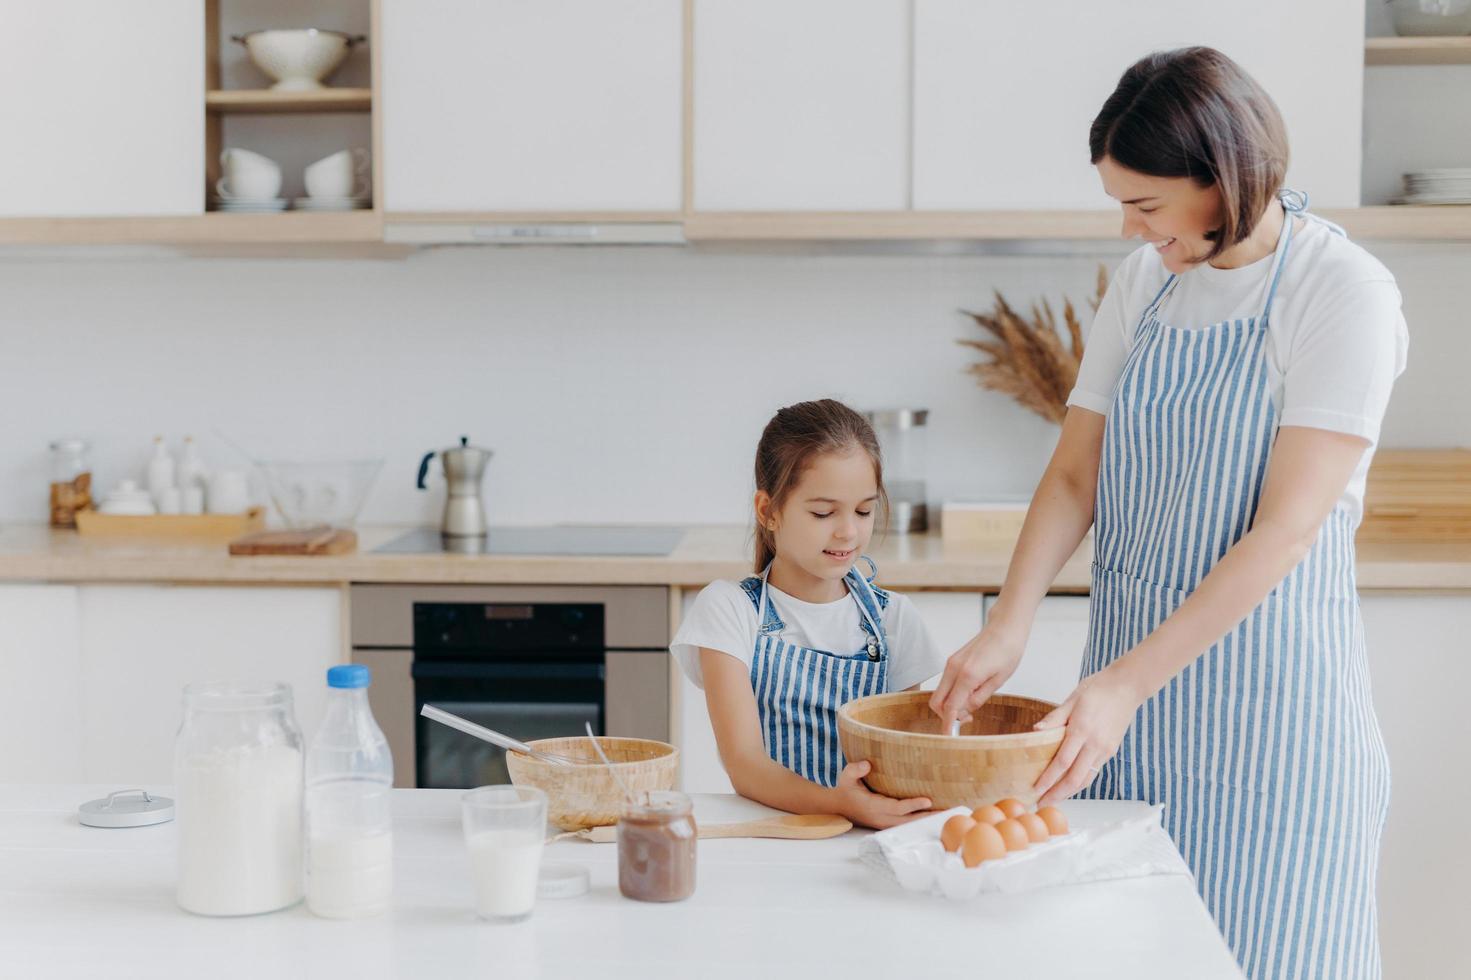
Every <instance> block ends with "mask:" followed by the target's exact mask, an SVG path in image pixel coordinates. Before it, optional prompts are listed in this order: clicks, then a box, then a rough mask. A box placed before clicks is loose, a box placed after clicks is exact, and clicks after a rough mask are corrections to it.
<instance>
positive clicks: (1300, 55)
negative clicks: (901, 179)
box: [914, 0, 1364, 209]
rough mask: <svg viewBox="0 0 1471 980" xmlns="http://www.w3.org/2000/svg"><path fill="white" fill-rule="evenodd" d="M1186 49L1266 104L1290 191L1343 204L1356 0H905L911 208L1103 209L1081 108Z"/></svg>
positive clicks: (1351, 158)
mask: <svg viewBox="0 0 1471 980" xmlns="http://www.w3.org/2000/svg"><path fill="white" fill-rule="evenodd" d="M1194 44H1204V45H1210V46H1212V47H1215V48H1218V49H1220V50H1221V51H1224V52H1225V53H1226V54H1227V55H1228V56H1230V57H1231V58H1232V59H1234V60H1235V61H1237V62H1238V63H1239V64H1241V65H1242V66H1243V67H1244V68H1245V69H1246V71H1247V72H1249V73H1250V74H1251V75H1252V76H1253V77H1254V78H1256V79H1257V81H1258V82H1260V83H1261V84H1262V85H1263V86H1264V87H1265V88H1266V90H1267V91H1268V92H1269V93H1270V94H1271V96H1272V97H1273V99H1274V100H1275V101H1276V103H1277V105H1278V106H1279V108H1280V109H1281V110H1282V114H1283V116H1284V118H1285V119H1286V123H1287V129H1288V135H1289V139H1290V141H1291V147H1292V163H1291V167H1290V169H1289V171H1288V185H1289V186H1292V187H1297V188H1300V189H1301V190H1304V191H1307V192H1308V193H1309V194H1310V195H1311V197H1312V203H1313V204H1314V206H1317V207H1353V206H1356V205H1357V204H1358V200H1359V169H1360V153H1361V147H1360V131H1361V129H1362V105H1363V97H1362V88H1363V72H1364V4H1363V0H1355V2H1348V3H1345V2H1343V0H1302V2H1297V3H1290V4H1283V3H1280V2H1278V0H1242V2H1240V3H1232V4H1181V3H1178V2H1175V0H1062V2H1059V3H1047V4H1035V3H1033V4H1029V3H975V2H974V0H915V31H914V51H915V54H914V206H915V207H916V208H920V209H1016V208H1046V209H1054V208H1055V209H1069V208H1081V209H1097V208H1105V207H1107V206H1109V204H1110V203H1111V202H1110V201H1109V200H1108V198H1107V197H1106V196H1105V195H1104V193H1103V190H1102V187H1101V185H1100V184H1099V182H1098V177H1097V175H1096V174H1095V172H1094V170H1093V168H1092V166H1091V164H1090V162H1089V159H1088V128H1089V125H1090V123H1091V122H1092V121H1093V117H1094V116H1095V115H1097V113H1098V110H1099V109H1100V108H1102V106H1103V101H1104V99H1106V98H1107V97H1108V95H1109V93H1110V92H1112V91H1113V88H1114V86H1115V85H1116V84H1117V82H1118V80H1119V77H1120V76H1121V75H1122V74H1123V73H1124V70H1125V69H1126V68H1128V67H1129V65H1131V64H1132V63H1133V62H1134V61H1135V60H1137V59H1138V58H1140V57H1141V56H1143V55H1145V54H1148V53H1149V52H1151V51H1158V50H1164V49H1169V48H1176V47H1183V46H1186V45H1194Z"/></svg>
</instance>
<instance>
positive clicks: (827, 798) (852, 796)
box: [700, 647, 930, 829]
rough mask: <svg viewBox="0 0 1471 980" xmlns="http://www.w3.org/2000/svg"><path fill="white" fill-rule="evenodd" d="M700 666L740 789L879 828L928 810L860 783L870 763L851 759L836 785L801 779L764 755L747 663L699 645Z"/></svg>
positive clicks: (725, 759)
mask: <svg viewBox="0 0 1471 980" xmlns="http://www.w3.org/2000/svg"><path fill="white" fill-rule="evenodd" d="M700 670H701V672H702V673H703V674H704V680H705V703H706V704H707V705H708V706H709V708H710V723H711V725H712V726H713V727H714V729H715V742H716V744H717V745H718V746H719V747H720V761H721V762H722V763H723V764H724V765H725V771H726V772H727V773H728V774H729V775H730V782H731V785H733V786H734V787H735V790H736V792H737V793H739V794H741V795H742V796H744V797H747V798H749V799H752V800H755V801H756V802H758V803H765V804H766V805H767V806H771V807H776V808H777V809H778V810H786V811H787V812H789V813H838V814H841V815H843V816H845V817H847V818H848V819H849V820H852V821H853V822H854V823H856V824H862V825H863V826H866V827H874V828H877V829H883V828H884V827H892V826H894V825H895V824H900V823H904V822H905V821H906V820H912V819H913V818H914V817H917V816H920V815H921V814H922V811H925V810H928V809H929V808H930V801H929V800H927V799H923V798H918V799H911V800H894V799H890V798H889V797H887V796H880V795H879V794H877V793H874V792H871V791H870V790H869V789H868V787H866V786H864V785H863V782H862V780H863V777H864V776H866V775H868V763H867V762H866V761H858V762H850V763H848V765H847V766H846V767H845V768H844V769H843V772H842V774H841V775H840V776H839V777H838V785H837V786H834V787H832V788H828V787H826V786H819V785H817V784H816V783H814V782H812V781H811V780H808V779H803V778H802V777H801V776H799V775H797V774H796V773H794V772H792V771H791V770H790V769H788V768H786V767H785V766H783V765H782V764H781V763H779V762H776V761H775V760H773V759H772V758H771V757H770V756H768V755H767V754H766V746H765V744H764V743H763V742H762V741H761V723H760V720H759V718H760V716H759V714H758V713H757V710H756V695H755V693H754V692H753V691H752V690H751V677H750V673H749V671H748V670H747V668H746V665H745V664H743V663H741V662H740V661H739V660H737V659H736V658H735V657H732V656H730V655H729V654H725V653H721V652H720V651H718V650H709V649H706V648H704V647H701V648H700Z"/></svg>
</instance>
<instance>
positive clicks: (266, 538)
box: [230, 524, 358, 555]
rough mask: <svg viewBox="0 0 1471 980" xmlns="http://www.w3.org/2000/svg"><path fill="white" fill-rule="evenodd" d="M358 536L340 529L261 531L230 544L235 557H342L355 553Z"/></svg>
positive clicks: (318, 528)
mask: <svg viewBox="0 0 1471 980" xmlns="http://www.w3.org/2000/svg"><path fill="white" fill-rule="evenodd" d="M357 547H358V536H357V533H356V532H354V531H348V530H346V529H344V528H339V527H328V526H327V525H325V524H323V525H321V526H320V527H308V528H302V529H301V530H295V531H260V532H258V533H256V534H247V535H245V537H243V538H236V539H235V540H234V541H231V542H230V554H232V555H343V554H347V553H349V552H352V551H356V550H357Z"/></svg>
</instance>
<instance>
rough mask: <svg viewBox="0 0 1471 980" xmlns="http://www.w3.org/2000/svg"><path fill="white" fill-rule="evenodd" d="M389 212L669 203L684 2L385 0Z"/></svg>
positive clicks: (678, 183) (673, 198)
mask: <svg viewBox="0 0 1471 980" xmlns="http://www.w3.org/2000/svg"><path fill="white" fill-rule="evenodd" d="M381 33H382V35H383V46H382V51H381V52H380V57H381V59H382V69H383V78H382V84H381V90H382V102H383V105H382V113H383V155H384V160H383V166H384V171H383V173H384V196H385V199H386V206H387V209H388V210H390V211H624V210H631V211H640V210H643V211H660V210H677V209H678V208H679V206H680V201H681V194H682V173H683V164H682V142H681V140H682V129H681V126H682V118H683V111H682V105H683V102H682V99H683V91H684V88H683V75H682V64H683V61H682V52H683V45H682V38H683V20H682V5H681V2H680V0H619V2H617V3H606V2H603V0H538V2H535V3H531V2H527V0H442V2H435V3H423V2H420V0H382V14H381Z"/></svg>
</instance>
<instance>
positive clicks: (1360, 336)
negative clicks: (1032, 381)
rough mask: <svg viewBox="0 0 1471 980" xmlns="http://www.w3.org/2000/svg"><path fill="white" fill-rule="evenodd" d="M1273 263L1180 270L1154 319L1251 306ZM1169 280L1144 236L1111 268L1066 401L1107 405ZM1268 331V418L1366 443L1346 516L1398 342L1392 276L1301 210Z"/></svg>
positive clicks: (1251, 310)
mask: <svg viewBox="0 0 1471 980" xmlns="http://www.w3.org/2000/svg"><path fill="white" fill-rule="evenodd" d="M1275 260H1276V258H1275V256H1274V255H1269V256H1267V257H1266V258H1263V259H1260V260H1258V261H1256V262H1253V263H1251V264H1250V265H1247V266H1243V267H1241V268H1239V269H1217V268H1215V267H1214V266H1211V265H1209V264H1202V265H1198V266H1195V267H1193V268H1191V269H1190V270H1188V271H1187V272H1185V273H1183V274H1182V275H1181V277H1180V281H1179V282H1178V283H1177V284H1176V285H1175V288H1174V290H1173V292H1172V293H1171V295H1170V296H1169V297H1168V298H1167V299H1166V300H1165V303H1164V306H1163V307H1162V308H1161V310H1160V314H1159V315H1160V319H1161V320H1163V321H1164V322H1165V323H1168V324H1170V325H1172V326H1175V327H1184V328H1201V329H1204V328H1207V327H1209V326H1212V325H1214V324H1218V323H1221V322H1223V321H1226V320H1235V319H1238V318H1243V317H1253V316H1258V315H1260V314H1261V312H1262V305H1263V303H1264V302H1265V300H1266V293H1267V279H1268V276H1269V275H1270V274H1271V270H1272V266H1273V263H1274V262H1275ZM1168 278H1169V272H1168V270H1166V269H1165V267H1164V262H1163V261H1162V260H1161V259H1160V257H1159V253H1158V252H1156V251H1155V249H1154V247H1153V246H1150V245H1146V246H1144V247H1143V248H1140V249H1136V250H1135V251H1134V252H1133V253H1132V254H1130V255H1129V257H1128V258H1126V259H1125V260H1124V261H1123V264H1122V265H1120V266H1119V269H1118V272H1116V273H1115V274H1114V277H1113V281H1112V282H1111V283H1109V286H1108V291H1107V292H1106V293H1105V294H1104V297H1103V302H1102V303H1101V304H1100V305H1099V307H1098V314H1097V316H1095V317H1094V318H1093V326H1092V329H1091V330H1090V331H1089V334H1088V343H1087V346H1086V348H1085V350H1084V354H1083V363H1082V366H1081V367H1080V368H1079V370H1078V383H1077V387H1075V388H1074V389H1073V391H1072V394H1071V395H1069V396H1068V404H1069V405H1077V406H1079V407H1080V408H1086V409H1088V410H1089V411H1093V412H1097V413H1099V414H1100V415H1107V414H1108V410H1109V407H1110V406H1111V405H1112V404H1113V396H1114V388H1115V386H1116V385H1117V383H1118V380H1119V376H1120V374H1121V373H1122V372H1123V368H1124V361H1125V359H1126V358H1127V357H1128V355H1129V350H1130V347H1131V345H1132V344H1133V339H1134V329H1135V327H1136V326H1137V325H1138V323H1139V318H1140V316H1141V315H1142V314H1143V313H1144V310H1145V308H1146V307H1148V306H1149V304H1150V302H1152V301H1153V300H1154V297H1155V295H1156V294H1157V293H1158V292H1159V290H1160V288H1161V287H1162V286H1163V285H1164V284H1165V281H1166V280H1167V279H1168ZM1269 330H1270V335H1269V337H1268V341H1267V347H1266V357H1267V378H1268V384H1269V385H1270V386H1271V394H1272V401H1273V403H1274V405H1275V407H1276V409H1277V412H1278V424H1279V425H1297V426H1306V427H1309V428H1314V429H1327V430H1330V431H1332V432H1345V433H1348V434H1350V435H1356V436H1362V437H1363V438H1365V439H1367V440H1369V442H1370V444H1371V445H1370V448H1369V449H1368V450H1367V451H1366V452H1365V453H1364V456H1363V459H1361V460H1360V461H1359V467H1358V469H1357V470H1356V471H1355V473H1354V476H1353V479H1351V480H1350V481H1349V484H1348V487H1347V488H1346V489H1345V490H1344V494H1343V497H1342V498H1340V499H1341V502H1342V503H1344V504H1345V505H1347V507H1348V509H1349V511H1350V512H1351V513H1352V515H1353V519H1354V521H1355V522H1357V521H1358V518H1359V515H1360V514H1361V513H1362V512H1363V500H1364V478H1365V476H1366V475H1367V474H1368V472H1369V461H1370V458H1371V457H1372V456H1373V444H1375V443H1377V442H1378V441H1379V423H1380V421H1381V420H1382V419H1383V418H1384V410H1385V407H1386V406H1387V405H1388V404H1389V392H1390V389H1391V388H1392V387H1393V385H1394V379H1395V378H1397V377H1399V375H1400V373H1401V372H1402V371H1404V369H1405V358H1406V352H1407V350H1408V347H1409V335H1408V331H1407V330H1406V328H1405V318H1404V315H1403V314H1402V313H1401V312H1400V294H1399V288H1398V287H1397V286H1396V285H1395V282H1394V276H1393V275H1391V274H1390V272H1389V270H1388V269H1386V268H1384V266H1383V265H1381V264H1380V263H1379V260H1378V259H1376V258H1374V256H1372V255H1370V254H1369V253H1368V252H1366V251H1364V250H1363V249H1362V248H1360V247H1359V246H1357V245H1355V244H1354V243H1353V242H1351V241H1349V240H1348V239H1346V238H1344V237H1343V236H1342V235H1339V234H1336V233H1335V232H1334V231H1333V230H1332V229H1331V228H1329V227H1328V226H1327V225H1325V224H1323V223H1322V222H1319V221H1315V220H1312V219H1306V221H1305V222H1304V223H1303V224H1300V225H1299V226H1297V227H1296V228H1294V230H1293V234H1292V241H1291V243H1290V247H1289V250H1288V253H1287V261H1286V262H1285V263H1284V264H1283V267H1282V277H1281V279H1280V281H1279V282H1278V285H1277V298H1276V299H1275V300H1274V301H1273V303H1272V318H1271V324H1270V327H1269Z"/></svg>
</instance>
